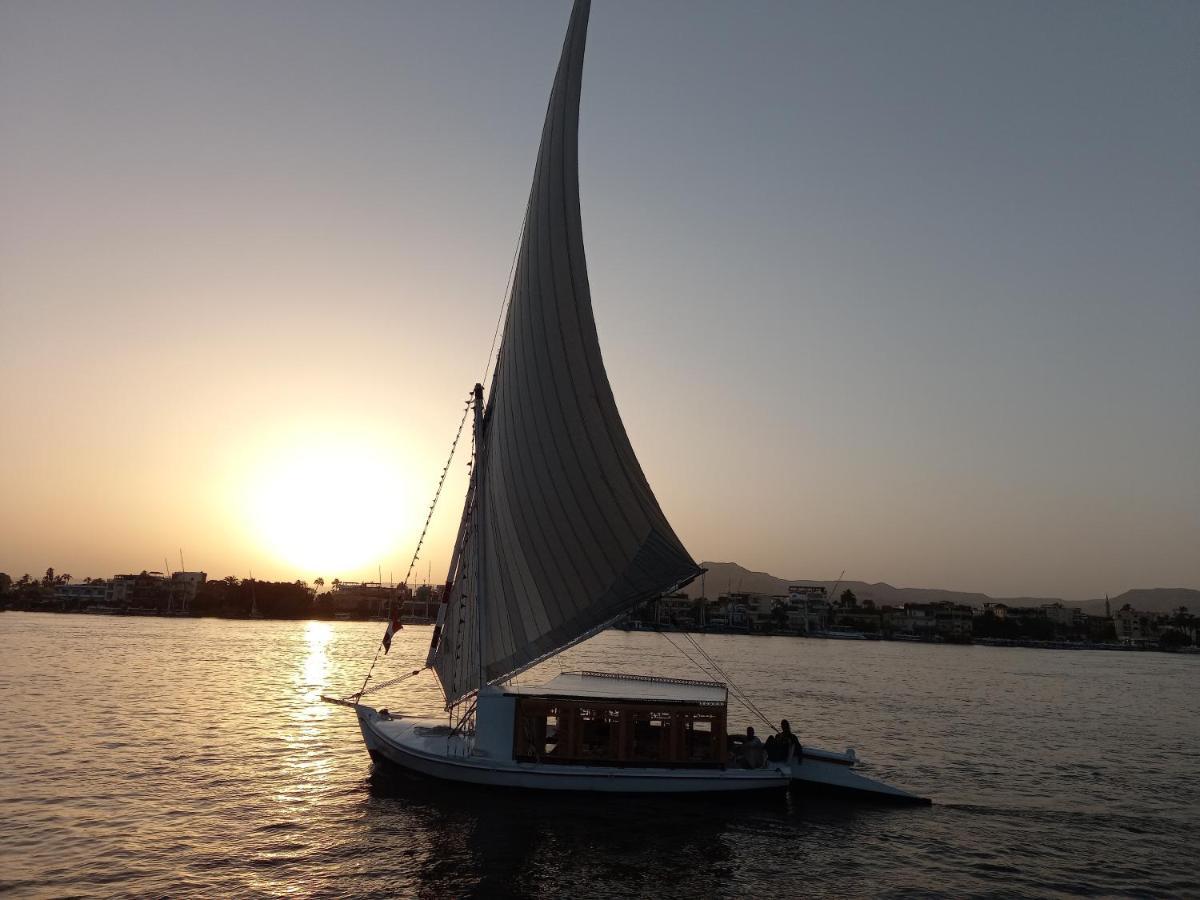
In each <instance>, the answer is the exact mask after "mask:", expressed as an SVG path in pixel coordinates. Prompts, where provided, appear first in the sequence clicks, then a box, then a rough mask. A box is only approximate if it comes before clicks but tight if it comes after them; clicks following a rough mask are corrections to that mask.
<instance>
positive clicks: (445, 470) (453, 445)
mask: <svg viewBox="0 0 1200 900" xmlns="http://www.w3.org/2000/svg"><path fill="white" fill-rule="evenodd" d="M474 397H475V394H474V391H472V393H471V397H470V398H468V400H467V405H466V406H465V407H464V408H463V414H462V418H461V419H459V421H458V430H457V431H455V432H454V440H453V441H451V442H450V456H449V457H448V458H447V459H446V465H444V466H442V474H441V476H440V477H439V478H438V483H437V490H435V491H434V492H433V502H432V503H430V504H429V512H428V513H426V514H425V524H424V525H423V526H422V527H421V536H420V537H419V538H417V547H416V549H415V550H413V555H412V560H411V561H410V562H409V564H408V572H407V573H406V574H405V576H404V581H403V584H408V581H409V579H410V578H412V573H413V569H414V568H415V567H416V565H417V560H418V559H420V558H421V548H422V547H423V546H424V544H425V535H426V534H428V533H429V523H430V522H431V521H433V511H434V510H435V509H437V505H438V499H439V498H440V497H441V496H442V488H443V487H444V486H445V484H446V475H447V474H449V472H450V464H451V463H453V462H454V451H455V450H456V449H458V441H459V438H461V437H462V433H463V426H464V425H466V424H467V413H469V412H470V411H471V403H472V400H473V399H474ZM388 612H389V613H390V612H391V610H390V609H389V610H388ZM389 618H390V616H389ZM381 649H383V640H382V639H381V640H380V641H379V645H378V646H377V647H376V648H375V656H374V658H373V659H372V660H371V667H370V668H369V669H367V677H366V678H364V679H363V683H362V687H361V688H359V691H358V693H357V694H351V695H350V696H351V697H352V698H354V699H356V700H358V699H362V697H363V696H364V695H365V694H367V693H374V692H375V691H377V690H379V689H380V688H379V686H376V687H374V688H372V689H371V691H369V692H368V691H367V682H368V681H370V680H371V674H372V673H373V672H374V671H375V664H376V663H378V662H379V651H380V650H381ZM417 671H418V672H420V671H422V670H421V669H418V670H417ZM414 674H415V673H414ZM404 677H405V678H408V677H409V676H407V675H406V676H404ZM400 680H401V681H403V680H404V679H400ZM392 683H393V682H385V686H386V685H388V684H392Z"/></svg>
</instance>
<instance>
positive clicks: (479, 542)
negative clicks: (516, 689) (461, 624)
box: [471, 383, 487, 690]
mask: <svg viewBox="0 0 1200 900" xmlns="http://www.w3.org/2000/svg"><path fill="white" fill-rule="evenodd" d="M474 396H475V424H474V432H475V466H474V468H473V469H472V470H471V471H472V473H473V475H474V477H475V478H476V479H477V481H476V484H475V510H474V513H473V514H472V517H471V520H472V522H473V524H474V527H473V528H472V532H473V533H472V538H473V541H472V543H473V548H472V549H473V550H474V551H475V573H474V587H475V609H473V610H472V611H471V612H472V614H473V615H474V617H475V664H476V666H477V667H478V669H479V690H483V688H484V686H485V685H486V684H487V674H486V667H485V666H484V664H483V646H484V640H483V632H484V622H485V621H487V620H486V618H485V616H484V606H483V604H484V598H485V596H486V593H487V592H486V591H485V590H484V577H483V575H484V567H485V566H486V565H487V556H486V555H484V549H483V543H484V528H483V527H482V526H483V521H484V519H483V498H484V496H485V495H486V493H487V490H486V488H484V487H483V466H482V465H480V461H481V460H482V459H483V456H484V443H483V385H482V384H479V383H476V385H475V394H474Z"/></svg>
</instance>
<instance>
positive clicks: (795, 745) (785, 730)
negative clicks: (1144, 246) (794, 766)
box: [775, 719, 804, 763]
mask: <svg viewBox="0 0 1200 900" xmlns="http://www.w3.org/2000/svg"><path fill="white" fill-rule="evenodd" d="M775 740H776V743H779V744H783V746H784V747H786V748H787V752H786V754H785V758H786V759H787V760H788V762H795V763H799V762H803V761H804V759H803V753H804V748H803V747H802V746H800V738H798V737H796V735H794V734H792V727H791V726H790V725H788V720H787V719H783V720H782V721H780V723H779V736H778V737H777V738H776V739H775Z"/></svg>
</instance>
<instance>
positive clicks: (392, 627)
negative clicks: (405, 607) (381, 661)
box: [383, 611, 404, 656]
mask: <svg viewBox="0 0 1200 900" xmlns="http://www.w3.org/2000/svg"><path fill="white" fill-rule="evenodd" d="M403 627H404V626H403V625H401V624H400V613H399V611H397V612H394V613H392V620H391V621H390V622H388V627H387V631H385V632H384V633H383V654H384V656H387V652H388V651H389V650H391V649H392V635H393V634H395V633H396V632H397V631H399V630H400V629H401V628H403Z"/></svg>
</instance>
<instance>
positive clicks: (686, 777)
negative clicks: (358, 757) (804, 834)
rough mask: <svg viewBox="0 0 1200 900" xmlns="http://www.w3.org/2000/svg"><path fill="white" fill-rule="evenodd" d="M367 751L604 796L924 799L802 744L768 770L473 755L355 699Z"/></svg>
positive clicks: (505, 783)
mask: <svg viewBox="0 0 1200 900" xmlns="http://www.w3.org/2000/svg"><path fill="white" fill-rule="evenodd" d="M355 712H356V713H357V715H358V723H359V727H360V729H361V731H362V736H363V741H364V743H365V744H366V747H367V750H368V751H369V752H370V754H371V757H372V758H373V759H375V760H377V761H380V760H381V761H385V762H387V763H390V764H392V765H396V766H399V767H401V768H403V769H405V770H406V771H408V772H411V773H415V774H417V775H421V776H424V777H427V778H434V779H439V780H442V781H451V782H458V783H461V784H473V785H481V786H488V787H500V788H516V789H521V790H535V791H570V792H583V793H606V794H679V795H686V794H692V795H696V794H729V793H745V792H750V791H782V790H786V789H788V788H789V787H791V788H794V789H798V790H800V791H802V792H807V791H809V790H814V791H821V792H827V791H832V792H838V793H851V794H856V795H858V796H859V797H862V798H867V797H870V798H874V799H881V800H888V801H893V802H907V803H928V801H927V800H924V799H923V798H920V797H916V796H914V795H912V794H908V793H906V792H905V791H901V790H898V789H896V788H893V787H891V786H889V785H885V784H881V783H880V782H877V781H872V780H871V779H868V778H864V777H863V776H861V775H859V774H858V773H856V772H853V771H852V768H851V767H852V765H853V757H852V756H851V755H849V754H846V755H843V754H835V753H829V752H828V751H822V750H807V751H805V754H804V760H803V762H802V763H800V764H790V763H786V762H779V763H771V764H770V765H769V767H768V768H765V769H735V768H727V769H714V768H703V769H701V768H696V769H688V768H674V769H672V768H648V767H647V768H640V767H612V766H583V765H567V764H558V763H522V762H515V761H513V760H511V759H508V760H504V759H491V758H488V757H486V756H481V755H476V754H474V753H473V748H472V746H471V740H470V738H469V737H467V736H464V735H462V734H453V733H452V732H451V730H450V729H449V728H447V727H446V726H445V725H444V724H443V723H442V722H440V721H438V720H435V719H419V718H408V717H404V718H394V717H391V716H387V715H380V713H379V712H378V711H377V710H375V709H373V708H371V707H369V706H363V705H356V706H355Z"/></svg>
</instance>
